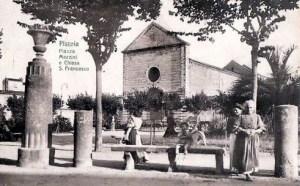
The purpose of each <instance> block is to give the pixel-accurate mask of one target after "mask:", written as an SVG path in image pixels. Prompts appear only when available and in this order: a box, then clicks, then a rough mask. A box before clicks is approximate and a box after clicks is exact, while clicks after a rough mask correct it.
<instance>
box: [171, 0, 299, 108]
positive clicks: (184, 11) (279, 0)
mask: <svg viewBox="0 0 300 186" xmlns="http://www.w3.org/2000/svg"><path fill="white" fill-rule="evenodd" d="M298 1H299V0H290V1H284V0H251V1H250V0H236V1H229V0H225V1H224V0H174V1H173V4H174V8H175V11H176V12H170V14H173V15H175V16H179V17H180V19H181V20H182V21H185V20H187V22H188V23H196V24H199V26H200V29H199V30H198V32H196V33H192V32H186V33H181V34H185V35H194V36H196V37H198V40H201V41H204V40H210V41H213V37H212V36H211V35H212V34H214V33H217V32H221V33H225V32H226V31H227V29H228V28H229V29H232V30H233V31H234V32H236V33H237V34H239V36H240V38H241V42H245V43H246V44H247V45H249V46H250V47H251V62H252V72H253V77H252V99H253V100H254V101H255V102H256V99H257V88H258V85H257V63H258V60H257V59H258V53H259V51H260V47H261V46H262V44H263V42H264V41H266V40H267V39H268V38H269V36H270V34H271V33H273V32H275V30H276V29H277V28H278V24H279V23H280V22H283V21H285V16H284V13H285V12H286V11H288V10H294V9H298V8H299V5H298ZM235 23H243V24H242V26H240V27H238V26H237V24H235Z"/></svg>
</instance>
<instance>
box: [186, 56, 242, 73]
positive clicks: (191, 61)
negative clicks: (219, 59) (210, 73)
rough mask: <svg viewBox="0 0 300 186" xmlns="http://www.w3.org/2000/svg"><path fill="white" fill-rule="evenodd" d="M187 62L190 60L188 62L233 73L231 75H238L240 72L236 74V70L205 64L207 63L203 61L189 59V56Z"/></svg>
mask: <svg viewBox="0 0 300 186" xmlns="http://www.w3.org/2000/svg"><path fill="white" fill-rule="evenodd" d="M189 62H190V63H195V64H197V65H201V66H204V67H206V68H210V69H213V70H217V71H219V72H223V73H226V74H230V75H233V76H237V77H240V74H238V73H236V72H232V71H229V70H226V69H222V68H219V67H216V66H213V65H210V64H207V63H203V62H200V61H196V60H194V59H191V58H189Z"/></svg>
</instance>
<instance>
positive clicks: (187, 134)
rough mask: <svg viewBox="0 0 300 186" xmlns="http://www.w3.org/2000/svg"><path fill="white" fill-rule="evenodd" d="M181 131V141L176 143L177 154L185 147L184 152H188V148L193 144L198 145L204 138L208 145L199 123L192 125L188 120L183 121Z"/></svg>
mask: <svg viewBox="0 0 300 186" xmlns="http://www.w3.org/2000/svg"><path fill="white" fill-rule="evenodd" d="M180 127H181V131H180V133H179V141H178V142H177V144H176V154H178V153H179V152H180V150H181V149H182V148H183V152H184V154H187V152H188V149H189V148H191V146H194V145H198V144H200V142H201V139H202V140H203V143H204V145H205V146H206V137H205V134H204V132H203V131H201V128H200V129H199V126H198V125H194V126H190V125H189V123H188V122H183V123H182V124H181V126H180Z"/></svg>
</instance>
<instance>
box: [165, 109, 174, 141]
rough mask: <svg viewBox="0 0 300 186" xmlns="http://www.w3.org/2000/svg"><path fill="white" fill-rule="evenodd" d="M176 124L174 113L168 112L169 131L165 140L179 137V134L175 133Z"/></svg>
mask: <svg viewBox="0 0 300 186" xmlns="http://www.w3.org/2000/svg"><path fill="white" fill-rule="evenodd" d="M175 127H176V122H175V119H174V113H173V112H172V111H168V115H167V130H166V132H165V134H164V136H163V137H164V138H168V137H175V136H177V132H176V131H175Z"/></svg>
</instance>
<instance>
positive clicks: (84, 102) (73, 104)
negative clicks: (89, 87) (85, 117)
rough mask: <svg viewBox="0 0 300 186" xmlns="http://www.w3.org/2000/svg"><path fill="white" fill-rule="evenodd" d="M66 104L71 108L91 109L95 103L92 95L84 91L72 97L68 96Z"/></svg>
mask: <svg viewBox="0 0 300 186" xmlns="http://www.w3.org/2000/svg"><path fill="white" fill-rule="evenodd" d="M67 105H68V107H69V108H70V109H72V110H93V109H94V108H95V105H96V103H95V100H94V99H93V98H92V96H90V95H88V94H87V93H85V94H77V95H76V96H75V97H74V98H71V97H69V99H68V101H67Z"/></svg>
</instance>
